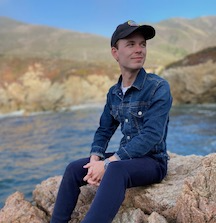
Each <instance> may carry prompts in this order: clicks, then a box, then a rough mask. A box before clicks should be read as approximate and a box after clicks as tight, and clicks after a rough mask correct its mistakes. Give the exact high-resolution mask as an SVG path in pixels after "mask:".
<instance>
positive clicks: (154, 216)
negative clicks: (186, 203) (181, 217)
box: [148, 212, 167, 223]
mask: <svg viewBox="0 0 216 223" xmlns="http://www.w3.org/2000/svg"><path fill="white" fill-rule="evenodd" d="M148 223H167V220H166V219H165V218H164V217H163V216H161V215H159V214H158V213H157V212H152V213H151V215H150V216H149V217H148Z"/></svg>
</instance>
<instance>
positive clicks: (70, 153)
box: [0, 104, 216, 208]
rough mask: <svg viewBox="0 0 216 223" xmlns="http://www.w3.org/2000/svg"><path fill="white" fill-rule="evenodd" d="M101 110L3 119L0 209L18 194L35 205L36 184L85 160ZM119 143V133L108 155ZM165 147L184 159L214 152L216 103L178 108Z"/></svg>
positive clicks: (80, 109) (86, 108)
mask: <svg viewBox="0 0 216 223" xmlns="http://www.w3.org/2000/svg"><path fill="white" fill-rule="evenodd" d="M102 109H103V106H102V105H91V106H87V105H85V106H78V107H73V108H71V109H70V111H62V112H56V113H53V112H50V113H37V114H36V113H35V114H32V115H29V116H25V115H23V112H22V111H21V112H17V113H13V114H8V115H4V116H3V115H2V116H0V126H1V127H0V208H2V207H3V205H4V202H5V199H6V198H7V197H8V196H9V195H10V194H12V193H14V192H15V191H21V192H22V193H24V195H25V197H26V199H28V200H29V201H31V199H32V191H33V190H34V188H35V186H36V184H39V183H41V181H42V180H45V179H47V178H49V177H52V176H56V175H60V174H63V172H64V169H65V167H66V165H67V164H68V163H69V162H71V161H72V160H75V159H77V158H80V157H83V156H87V155H88V154H89V151H90V145H91V142H92V139H93V135H94V132H95V130H96V128H97V127H98V121H99V117H100V114H101V112H102ZM120 138H121V133H120V131H119V130H117V132H116V134H115V135H114V137H113V138H112V140H111V142H110V144H109V149H108V150H109V151H114V150H116V149H117V148H118V143H119V140H120ZM167 145H168V150H169V151H170V152H173V153H178V154H181V155H190V154H196V155H207V154H209V153H214V152H216V104H211V105H193V106H192V105H184V106H174V107H173V108H172V111H171V114H170V124H169V133H168V138H167Z"/></svg>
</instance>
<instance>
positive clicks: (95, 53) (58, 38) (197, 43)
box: [0, 16, 216, 68]
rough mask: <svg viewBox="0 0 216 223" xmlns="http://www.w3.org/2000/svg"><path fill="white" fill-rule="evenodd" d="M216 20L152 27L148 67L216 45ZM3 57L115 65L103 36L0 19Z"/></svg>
mask: <svg viewBox="0 0 216 223" xmlns="http://www.w3.org/2000/svg"><path fill="white" fill-rule="evenodd" d="M215 24H216V16H211V17H200V18H196V19H191V20H189V19H183V18H174V19H169V20H165V21H161V22H159V23H155V24H152V25H153V26H154V27H155V29H156V33H157V35H156V38H154V39H153V40H150V41H149V42H148V57H147V62H146V65H147V67H152V68H155V67H160V66H164V65H167V64H169V63H171V62H173V61H177V60H179V59H182V58H183V57H184V56H186V55H188V54H190V53H195V52H197V51H199V50H202V49H204V48H207V47H211V46H214V45H216V42H215V39H216V26H215ZM0 27H1V29H0V54H1V55H4V56H7V57H8V56H9V57H19V58H31V57H33V58H43V59H57V60H58V59H60V60H73V61H81V62H84V63H87V62H93V63H95V64H98V63H101V62H105V63H109V64H114V63H115V62H114V60H113V59H112V57H111V54H110V40H109V38H105V37H102V36H98V35H94V34H87V33H79V32H73V31H69V30H63V29H56V28H51V27H47V26H38V25H31V24H26V23H21V22H18V21H15V20H12V19H9V18H5V17H0Z"/></svg>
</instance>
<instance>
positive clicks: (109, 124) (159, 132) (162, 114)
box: [91, 68, 172, 160]
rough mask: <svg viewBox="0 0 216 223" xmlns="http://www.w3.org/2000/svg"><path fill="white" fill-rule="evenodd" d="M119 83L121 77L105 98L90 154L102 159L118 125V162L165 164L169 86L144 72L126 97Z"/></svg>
mask: <svg viewBox="0 0 216 223" xmlns="http://www.w3.org/2000/svg"><path fill="white" fill-rule="evenodd" d="M121 82H122V77H120V79H119V81H118V83H117V84H116V85H114V86H113V87H111V88H110V90H109V92H108V94H107V103H106V105H105V107H104V111H103V113H102V116H101V119H100V126H99V128H98V129H97V131H96V133H95V136H94V141H93V143H92V149H91V154H97V155H99V156H100V157H102V158H104V154H105V151H106V149H107V147H108V143H109V141H110V139H111V137H112V135H113V134H114V132H115V131H116V129H117V128H118V126H119V124H121V132H122V134H123V138H122V139H121V142H120V147H119V149H118V151H116V154H115V155H116V156H117V157H118V158H119V159H121V160H125V159H132V158H138V157H143V156H144V155H148V156H150V157H153V158H156V159H161V158H162V159H163V160H166V159H167V158H168V155H167V152H166V137H167V129H168V128H167V127H168V122H169V111H170V109H171V105H172V96H171V93H170V87H169V84H168V82H167V81H166V80H164V79H163V78H161V77H159V76H157V75H155V74H151V73H146V72H145V70H144V69H143V68H142V69H141V70H140V72H139V73H138V75H137V78H136V80H135V82H134V83H133V85H132V87H131V88H130V89H128V90H127V92H126V93H125V95H123V93H122V90H121Z"/></svg>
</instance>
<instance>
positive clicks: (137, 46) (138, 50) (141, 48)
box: [135, 44, 143, 52]
mask: <svg viewBox="0 0 216 223" xmlns="http://www.w3.org/2000/svg"><path fill="white" fill-rule="evenodd" d="M142 50H143V47H142V46H140V45H139V44H137V45H136V47H135V51H136V52H142Z"/></svg>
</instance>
